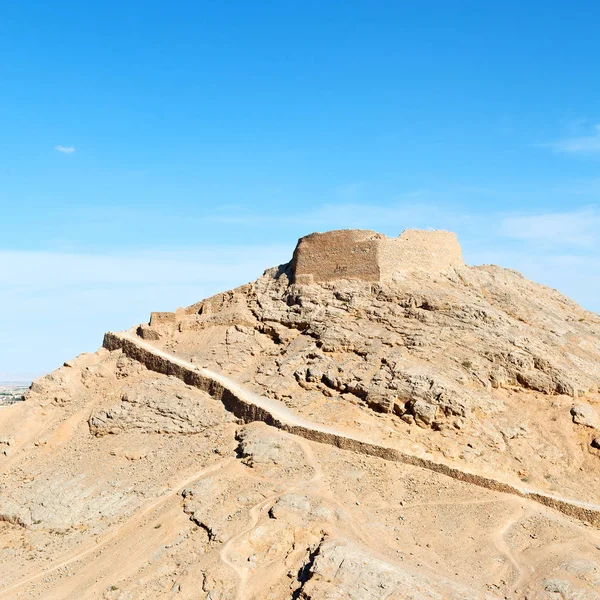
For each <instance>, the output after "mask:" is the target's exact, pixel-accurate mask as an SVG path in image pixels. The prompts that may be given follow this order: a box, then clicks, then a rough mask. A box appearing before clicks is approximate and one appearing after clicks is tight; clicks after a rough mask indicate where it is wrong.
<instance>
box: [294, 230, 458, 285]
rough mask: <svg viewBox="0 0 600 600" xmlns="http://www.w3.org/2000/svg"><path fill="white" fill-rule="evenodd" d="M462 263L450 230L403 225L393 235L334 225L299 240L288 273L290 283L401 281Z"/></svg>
mask: <svg viewBox="0 0 600 600" xmlns="http://www.w3.org/2000/svg"><path fill="white" fill-rule="evenodd" d="M462 265H464V263H463V260H462V252H461V248H460V244H459V243H458V239H457V238H456V234H454V233H452V232H450V231H439V230H438V231H423V230H417V229H407V230H406V231H403V232H402V233H401V234H400V236H398V237H397V238H390V237H388V236H386V235H383V234H381V233H377V232H375V231H369V230H362V229H340V230H337V231H328V232H327V233H311V234H310V235H307V236H306V237H303V238H300V240H299V241H298V245H297V246H296V250H295V251H294V258H293V260H292V271H293V274H294V282H295V283H300V284H310V283H315V282H316V283H318V282H326V281H333V280H336V279H361V280H363V281H373V282H378V281H390V280H401V279H404V277H405V276H406V275H407V274H409V273H410V272H412V271H427V272H428V273H430V274H435V273H441V272H443V271H446V270H448V269H450V268H452V267H457V266H462Z"/></svg>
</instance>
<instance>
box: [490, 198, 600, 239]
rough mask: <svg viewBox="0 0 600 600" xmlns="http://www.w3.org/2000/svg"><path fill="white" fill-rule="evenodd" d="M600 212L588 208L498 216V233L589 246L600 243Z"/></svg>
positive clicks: (517, 237)
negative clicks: (500, 217) (500, 219)
mask: <svg viewBox="0 0 600 600" xmlns="http://www.w3.org/2000/svg"><path fill="white" fill-rule="evenodd" d="M599 231H600V211H599V210H598V209H597V208H596V207H593V206H591V207H588V208H584V209H580V210H575V211H570V212H555V213H543V214H537V215H527V216H518V217H507V218H504V219H502V221H501V225H500V232H501V234H502V235H505V236H507V237H510V238H516V239H520V240H527V241H533V242H551V243H552V244H554V245H561V244H562V245H564V244H568V245H572V246H580V247H583V248H592V247H594V246H598V245H600V234H599V233H598V232H599Z"/></svg>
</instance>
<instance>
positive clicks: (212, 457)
mask: <svg viewBox="0 0 600 600" xmlns="http://www.w3.org/2000/svg"><path fill="white" fill-rule="evenodd" d="M599 387H600V317H598V315H595V314H593V313H590V312H588V311H585V310H584V309H582V308H581V307H579V306H578V305H577V304H575V303H574V302H573V301H571V300H569V299H568V298H565V297H564V296H562V295H561V294H560V293H559V292H557V291H556V290H552V289H549V288H546V287H544V286H541V285H538V284H535V283H532V282H530V281H528V280H526V279H524V278H523V277H522V276H521V275H520V274H519V273H516V272H514V271H510V270H507V269H503V268H500V267H497V266H491V265H486V266H480V267H469V266H467V265H465V264H464V262H463V260H462V256H461V250H460V246H459V244H458V241H457V240H456V237H455V236H454V235H453V234H451V233H448V232H439V231H436V232H425V231H406V232H404V233H403V234H402V235H401V236H399V237H398V238H388V237H386V236H383V235H381V234H377V233H375V232H371V231H336V232H328V233H325V234H312V235H310V236H307V237H306V238H302V239H301V240H300V241H299V243H298V246H297V248H296V251H295V253H294V257H293V259H292V260H291V262H290V263H289V264H287V265H282V266H280V267H277V268H273V269H269V270H268V271H266V272H265V274H264V275H263V276H262V277H261V278H259V279H258V280H257V281H255V282H254V283H251V284H247V285H244V286H242V287H240V288H237V289H234V290H231V291H229V292H225V293H223V294H218V295H217V296H214V297H212V298H208V299H206V300H203V301H201V302H199V303H197V304H194V305H192V306H190V307H187V308H183V309H178V310H177V311H175V312H173V313H153V314H152V315H151V318H150V322H149V323H148V324H143V325H140V326H137V327H134V328H132V329H131V330H130V331H128V332H123V333H120V334H114V333H109V334H107V335H106V337H105V341H104V347H103V348H101V349H100V350H99V351H98V352H97V353H95V354H84V355H81V356H79V357H77V358H76V359H74V360H72V361H69V362H67V363H65V365H64V366H63V367H61V368H60V369H58V370H57V371H55V372H54V373H51V374H50V375H48V376H46V377H44V378H42V379H40V380H37V381H36V382H34V384H33V385H32V387H31V390H30V391H29V393H28V395H27V398H26V402H22V403H19V404H15V405H13V406H11V407H5V408H3V409H2V410H0V444H2V445H1V446H0V450H3V454H0V469H1V470H2V473H3V476H2V480H1V481H2V482H1V483H0V541H1V543H0V548H1V549H0V581H1V582H2V583H0V598H61V599H62V598H78V599H79V598H107V599H117V598H119V599H121V600H126V599H138V598H140V599H142V598H171V597H172V598H190V599H191V598H200V599H211V600H225V599H236V600H250V599H256V600H258V599H261V600H262V599H272V600H279V599H304V600H309V599H312V600H342V599H344V600H345V599H348V600H350V599H352V600H358V599H365V600H366V599H369V600H371V599H377V600H379V599H381V600H392V599H400V598H414V599H430V598H431V599H433V598H461V599H463V598H464V599H467V598H469V599H470V598H529V599H533V598H552V599H554V598H582V599H588V598H589V599H592V598H600V550H599V548H600V532H599V531H598V527H600V499H599V495H600V488H599V487H598V483H597V482H598V477H599V475H600V416H599V411H600V406H599V405H600V393H599Z"/></svg>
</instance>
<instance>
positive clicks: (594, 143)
mask: <svg viewBox="0 0 600 600" xmlns="http://www.w3.org/2000/svg"><path fill="white" fill-rule="evenodd" d="M544 146H545V147H547V148H551V149H552V150H554V151H555V152H559V153H562V154H594V153H597V152H600V124H598V125H596V126H595V127H594V132H593V133H592V134H591V135H584V136H573V137H567V138H563V139H560V140H556V141H555V142H551V143H550V144H544Z"/></svg>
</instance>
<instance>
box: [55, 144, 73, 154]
mask: <svg viewBox="0 0 600 600" xmlns="http://www.w3.org/2000/svg"><path fill="white" fill-rule="evenodd" d="M54 149H55V150H56V151H57V152H62V153H63V154H73V152H75V147H74V146H54Z"/></svg>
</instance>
